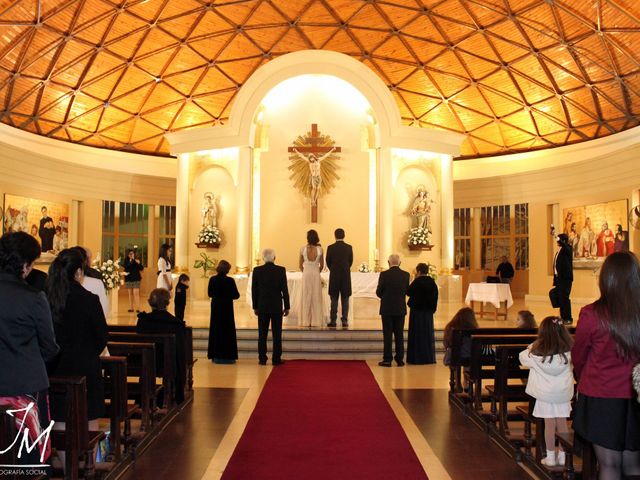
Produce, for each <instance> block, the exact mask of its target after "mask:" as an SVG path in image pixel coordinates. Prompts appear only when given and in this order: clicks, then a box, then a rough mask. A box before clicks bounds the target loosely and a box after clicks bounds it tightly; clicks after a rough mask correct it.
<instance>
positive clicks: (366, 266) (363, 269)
mask: <svg viewBox="0 0 640 480" xmlns="http://www.w3.org/2000/svg"><path fill="white" fill-rule="evenodd" d="M358 271H359V272H360V273H369V272H371V269H370V268H369V264H368V263H366V262H362V263H361V264H360V265H358Z"/></svg>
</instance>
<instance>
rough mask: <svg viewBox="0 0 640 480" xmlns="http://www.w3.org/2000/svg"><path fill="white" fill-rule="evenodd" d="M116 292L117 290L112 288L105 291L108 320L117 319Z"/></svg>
mask: <svg viewBox="0 0 640 480" xmlns="http://www.w3.org/2000/svg"><path fill="white" fill-rule="evenodd" d="M118 290H119V289H118V288H112V289H111V290H107V291H106V293H107V302H108V303H109V318H111V319H115V318H117V317H118ZM107 320H109V319H107Z"/></svg>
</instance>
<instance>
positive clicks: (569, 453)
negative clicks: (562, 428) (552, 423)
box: [556, 432, 598, 480]
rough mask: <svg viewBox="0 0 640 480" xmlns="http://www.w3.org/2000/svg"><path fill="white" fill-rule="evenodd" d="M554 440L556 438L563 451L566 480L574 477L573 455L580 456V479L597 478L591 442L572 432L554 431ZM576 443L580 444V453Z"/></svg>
mask: <svg viewBox="0 0 640 480" xmlns="http://www.w3.org/2000/svg"><path fill="white" fill-rule="evenodd" d="M556 440H558V444H559V445H560V446H561V447H562V449H563V450H564V452H565V457H566V459H565V464H564V472H565V476H566V478H567V480H573V479H574V478H575V468H574V465H573V457H574V456H579V457H581V458H582V475H581V478H582V480H596V479H597V478H598V462H597V459H596V454H595V452H594V451H593V445H592V444H591V443H589V442H587V441H586V440H584V439H583V438H580V437H579V436H578V434H576V433H574V432H567V433H556ZM576 440H577V442H576ZM577 443H579V444H580V446H581V452H580V454H578V449H577V448H576V445H577Z"/></svg>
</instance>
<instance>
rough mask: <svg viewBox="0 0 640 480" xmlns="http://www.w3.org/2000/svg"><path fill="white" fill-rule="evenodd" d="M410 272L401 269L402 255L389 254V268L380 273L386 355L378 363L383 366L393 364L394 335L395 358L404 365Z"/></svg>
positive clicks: (377, 291)
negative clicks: (405, 323)
mask: <svg viewBox="0 0 640 480" xmlns="http://www.w3.org/2000/svg"><path fill="white" fill-rule="evenodd" d="M408 288H409V272H405V271H404V270H401V269H400V255H398V254H397V253H394V254H393V255H390V256H389V270H387V271H385V272H382V273H380V278H379V279H378V288H376V295H377V296H378V298H380V316H381V317H382V334H383V337H384V355H383V357H382V361H381V362H380V363H378V365H380V366H381V367H390V366H391V358H392V352H391V343H392V337H393V338H395V342H396V355H395V360H396V363H397V364H398V366H399V367H402V366H403V365H404V317H405V315H406V314H407V303H406V296H407V289H408Z"/></svg>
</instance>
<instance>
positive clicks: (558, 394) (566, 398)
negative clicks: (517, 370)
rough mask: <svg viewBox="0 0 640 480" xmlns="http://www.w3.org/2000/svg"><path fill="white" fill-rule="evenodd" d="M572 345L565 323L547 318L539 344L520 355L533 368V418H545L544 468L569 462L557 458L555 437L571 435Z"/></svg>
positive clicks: (529, 386)
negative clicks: (568, 425) (565, 433)
mask: <svg viewBox="0 0 640 480" xmlns="http://www.w3.org/2000/svg"><path fill="white" fill-rule="evenodd" d="M572 344H573V340H572V339H571V336H570V335H569V332H568V331H567V329H566V328H565V327H564V323H563V322H562V319H561V318H559V317H546V318H545V319H544V320H542V323H541V324H540V328H539V329H538V338H537V339H536V341H535V342H533V343H532V344H531V345H529V347H528V348H527V349H526V350H523V351H522V352H520V363H521V364H522V365H524V366H526V367H529V380H528V381H527V389H526V391H527V393H528V394H529V395H531V396H532V397H533V398H535V399H536V404H535V406H534V408H533V416H534V417H536V418H544V440H545V443H546V446H547V456H546V457H545V458H543V459H542V464H543V465H546V466H547V467H553V466H556V465H564V461H565V454H564V452H563V451H562V450H559V451H558V453H557V454H556V450H555V435H556V432H558V433H561V432H566V431H567V418H569V415H570V413H571V398H572V397H573V374H572V371H571V345H572Z"/></svg>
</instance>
